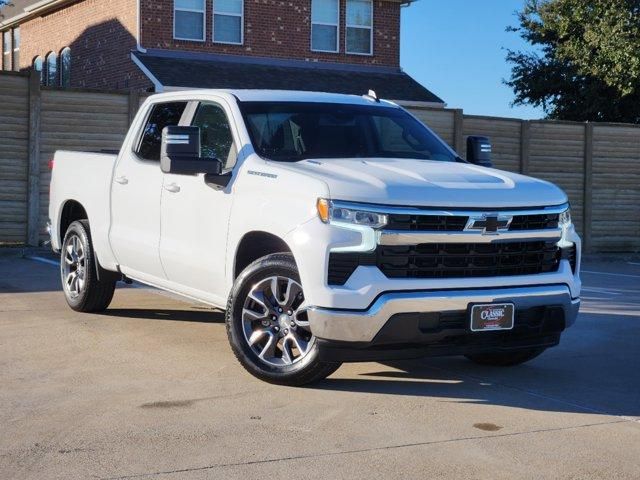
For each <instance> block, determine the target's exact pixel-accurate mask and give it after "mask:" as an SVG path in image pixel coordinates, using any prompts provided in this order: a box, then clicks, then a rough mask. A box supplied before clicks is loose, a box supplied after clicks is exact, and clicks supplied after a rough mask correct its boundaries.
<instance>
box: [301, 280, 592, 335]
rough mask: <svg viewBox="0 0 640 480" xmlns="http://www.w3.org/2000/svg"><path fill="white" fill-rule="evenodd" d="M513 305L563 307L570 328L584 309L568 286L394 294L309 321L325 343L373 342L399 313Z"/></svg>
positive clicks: (316, 311)
mask: <svg viewBox="0 0 640 480" xmlns="http://www.w3.org/2000/svg"><path fill="white" fill-rule="evenodd" d="M494 302H495V303H500V302H513V303H514V304H515V306H516V309H524V308H532V307H539V306H550V305H559V306H561V307H562V308H563V309H564V312H565V321H566V326H567V327H569V326H571V325H573V323H574V322H575V320H576V317H577V315H578V309H579V307H580V300H579V299H576V300H574V299H572V298H571V293H570V291H569V287H567V286H566V285H548V286H537V287H524V288H496V289H487V290H454V291H450V290H446V291H429V292H390V293H386V294H383V295H382V296H380V297H379V298H378V300H376V301H375V302H374V304H373V305H372V306H371V307H370V308H369V309H368V310H366V311H357V310H331V309H326V308H319V307H311V308H310V309H309V310H308V317H309V321H310V325H311V331H312V332H313V334H314V335H315V336H316V337H318V338H322V339H325V340H334V341H342V342H371V341H373V339H374V338H375V336H376V335H377V334H378V332H379V331H380V330H381V329H382V327H384V325H385V324H386V323H387V321H388V320H389V319H390V318H391V317H392V316H393V315H396V314H398V313H427V312H448V311H449V312H450V311H461V310H466V309H467V307H468V306H469V304H470V303H494Z"/></svg>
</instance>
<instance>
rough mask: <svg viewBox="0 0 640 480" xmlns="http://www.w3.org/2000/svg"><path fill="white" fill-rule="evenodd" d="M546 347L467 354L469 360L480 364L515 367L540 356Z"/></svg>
mask: <svg viewBox="0 0 640 480" xmlns="http://www.w3.org/2000/svg"><path fill="white" fill-rule="evenodd" d="M545 350H546V348H529V349H526V350H518V351H515V352H495V353H479V354H476V355H465V356H466V357H467V358H468V359H469V360H471V361H472V362H474V363H477V364H478V365H488V366H492V367H513V366H515V365H521V364H523V363H526V362H528V361H530V360H533V359H534V358H536V357H538V356H540V355H541V354H542V352H544V351H545Z"/></svg>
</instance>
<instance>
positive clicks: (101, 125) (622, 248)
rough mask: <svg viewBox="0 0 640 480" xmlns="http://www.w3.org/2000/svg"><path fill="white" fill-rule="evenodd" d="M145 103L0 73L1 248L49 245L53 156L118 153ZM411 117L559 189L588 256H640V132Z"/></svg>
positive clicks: (429, 113) (426, 111)
mask: <svg viewBox="0 0 640 480" xmlns="http://www.w3.org/2000/svg"><path fill="white" fill-rule="evenodd" d="M142 97H143V96H142V95H140V94H137V93H135V92H134V93H129V92H126V93H123V92H108V91H101V92H97V91H80V90H59V89H52V88H46V87H44V88H41V87H40V86H39V82H38V78H37V77H36V76H31V77H29V76H26V75H22V74H13V73H2V74H0V243H16V244H30V245H37V244H38V243H39V242H41V241H42V240H44V239H45V235H44V228H45V223H46V219H47V208H48V193H49V181H50V177H49V169H48V161H49V160H50V159H51V158H52V157H53V153H54V152H55V151H56V150H58V149H66V150H100V149H113V150H115V149H118V148H119V146H120V144H121V142H122V140H123V139H124V135H125V134H126V132H127V129H128V126H129V124H130V123H131V121H132V119H133V116H134V115H135V113H136V112H137V110H138V107H139V105H140V102H141V100H142ZM408 108H409V110H411V111H412V113H413V114H414V115H416V116H417V117H418V118H420V119H421V120H422V121H423V122H424V123H426V124H427V125H429V126H430V127H431V128H432V129H433V130H434V131H436V132H437V133H438V134H439V135H440V136H441V137H442V138H443V139H444V140H445V141H446V142H447V143H449V144H450V145H451V146H452V147H454V148H455V149H456V150H457V151H458V152H459V153H460V155H461V156H464V155H465V153H466V152H465V149H466V145H465V144H466V141H465V139H466V137H467V136H468V135H472V134H473V135H486V136H488V137H490V138H491V140H492V143H493V151H494V163H495V165H496V167H497V168H500V169H504V170H508V171H512V172H520V173H524V174H527V175H532V176H534V177H539V178H543V179H545V180H549V181H552V182H554V183H556V184H558V185H560V186H561V187H562V188H563V189H564V190H565V191H566V192H567V194H568V195H569V197H570V199H571V204H572V209H573V218H574V223H575V224H576V226H577V228H578V230H579V231H580V232H581V234H582V236H583V239H584V242H585V247H586V249H587V251H589V252H638V251H640V208H639V206H640V126H636V125H626V124H604V123H575V122H554V121H542V120H540V121H525V120H518V119H510V118H495V117H481V116H473V115H464V114H463V112H462V111H461V110H451V109H431V108H420V107H408Z"/></svg>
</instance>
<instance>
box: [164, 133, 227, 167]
mask: <svg viewBox="0 0 640 480" xmlns="http://www.w3.org/2000/svg"><path fill="white" fill-rule="evenodd" d="M160 169H161V170H162V171H163V172H164V173H173V174H176V175H198V174H200V173H204V174H210V175H220V174H221V173H222V162H221V161H220V160H218V159H216V158H202V157H201V156H200V128H199V127H179V126H170V127H165V128H164V130H162V147H161V153H160Z"/></svg>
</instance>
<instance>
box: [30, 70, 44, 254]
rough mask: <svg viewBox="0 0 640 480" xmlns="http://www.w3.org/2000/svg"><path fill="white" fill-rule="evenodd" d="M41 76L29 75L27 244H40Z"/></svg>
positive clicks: (35, 73)
mask: <svg viewBox="0 0 640 480" xmlns="http://www.w3.org/2000/svg"><path fill="white" fill-rule="evenodd" d="M41 110H42V97H41V90H40V74H39V73H38V72H36V71H35V70H33V69H32V70H31V71H30V73H29V163H28V175H29V176H28V178H29V181H28V183H27V244H28V245H31V246H34V247H37V246H38V245H39V243H40V113H41Z"/></svg>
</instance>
